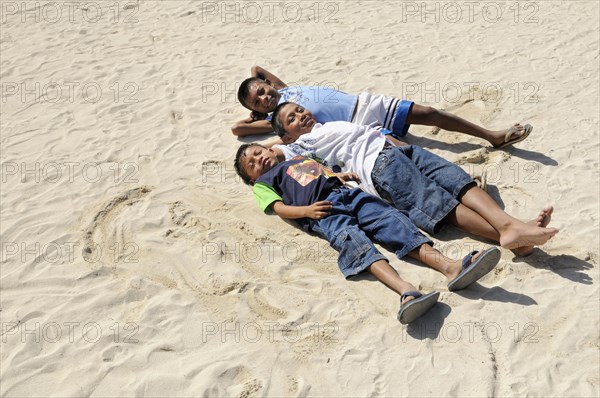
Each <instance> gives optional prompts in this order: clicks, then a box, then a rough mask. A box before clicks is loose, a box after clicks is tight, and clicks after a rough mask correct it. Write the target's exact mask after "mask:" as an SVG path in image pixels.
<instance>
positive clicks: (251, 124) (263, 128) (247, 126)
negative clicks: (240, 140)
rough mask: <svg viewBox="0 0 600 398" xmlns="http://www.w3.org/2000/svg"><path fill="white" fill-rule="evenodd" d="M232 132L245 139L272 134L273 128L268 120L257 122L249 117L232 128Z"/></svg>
mask: <svg viewBox="0 0 600 398" xmlns="http://www.w3.org/2000/svg"><path fill="white" fill-rule="evenodd" d="M231 132H232V133H233V135H236V136H238V137H245V136H247V135H257V134H267V133H271V132H273V128H272V127H271V122H269V121H268V120H256V119H254V118H252V117H248V118H246V119H243V120H240V121H239V122H237V123H235V124H234V125H233V126H231Z"/></svg>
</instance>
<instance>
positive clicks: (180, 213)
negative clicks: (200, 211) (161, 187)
mask: <svg viewBox="0 0 600 398" xmlns="http://www.w3.org/2000/svg"><path fill="white" fill-rule="evenodd" d="M169 214H170V215H171V221H172V222H173V224H174V225H175V226H176V228H169V229H168V230H167V231H166V232H165V236H166V237H171V238H179V237H180V236H183V235H189V234H192V233H194V232H199V231H208V230H210V229H211V222H210V221H208V220H206V219H204V218H202V217H198V216H195V215H194V213H193V212H192V211H191V210H190V209H189V207H188V206H187V205H186V204H185V203H183V202H182V201H180V200H178V201H175V202H172V203H170V204H169Z"/></svg>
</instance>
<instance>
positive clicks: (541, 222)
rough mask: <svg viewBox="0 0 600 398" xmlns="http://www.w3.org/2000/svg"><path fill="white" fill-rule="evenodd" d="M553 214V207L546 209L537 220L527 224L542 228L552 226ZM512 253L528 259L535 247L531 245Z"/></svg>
mask: <svg viewBox="0 0 600 398" xmlns="http://www.w3.org/2000/svg"><path fill="white" fill-rule="evenodd" d="M553 212H554V207H553V206H547V207H544V208H543V209H542V211H540V214H539V215H538V216H537V218H535V219H533V220H531V221H529V222H527V224H529V225H535V226H538V227H542V228H544V227H547V226H548V224H550V221H551V220H552V213H553ZM512 252H513V253H515V254H516V255H517V256H520V257H526V256H529V255H530V254H531V253H532V252H533V246H532V245H529V246H521V247H517V248H516V249H513V251H512Z"/></svg>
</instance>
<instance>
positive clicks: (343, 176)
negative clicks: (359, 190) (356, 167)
mask: <svg viewBox="0 0 600 398" xmlns="http://www.w3.org/2000/svg"><path fill="white" fill-rule="evenodd" d="M335 175H336V177H337V178H339V179H340V181H341V182H342V183H344V182H346V181H356V182H358V183H359V184H360V177H359V176H358V174H356V173H336V174H335Z"/></svg>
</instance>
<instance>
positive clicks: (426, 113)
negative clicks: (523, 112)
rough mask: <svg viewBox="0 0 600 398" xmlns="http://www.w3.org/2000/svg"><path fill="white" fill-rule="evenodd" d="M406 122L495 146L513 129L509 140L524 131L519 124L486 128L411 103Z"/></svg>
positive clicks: (428, 107)
mask: <svg viewBox="0 0 600 398" xmlns="http://www.w3.org/2000/svg"><path fill="white" fill-rule="evenodd" d="M406 123H407V124H422V125H425V126H437V127H439V128H442V129H444V130H448V131H458V132H460V133H464V134H468V135H471V136H473V137H479V138H483V139H484V140H487V141H489V142H490V143H491V144H492V145H493V146H495V147H496V146H499V145H501V144H503V143H504V140H505V137H506V135H507V134H508V133H509V132H510V131H513V133H512V135H510V138H509V139H510V140H513V139H516V138H517V137H519V136H521V135H523V134H524V133H525V128H524V127H523V126H521V125H520V124H516V125H514V126H511V127H509V128H507V129H504V130H496V131H494V130H488V129H486V128H484V127H481V126H478V125H476V124H475V123H471V122H469V121H468V120H465V119H463V118H461V117H458V116H456V115H453V114H451V113H448V112H445V111H442V110H439V109H435V108H432V107H430V106H423V105H418V104H414V105H413V107H412V109H411V111H410V113H409V114H408V117H407V118H406Z"/></svg>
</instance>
